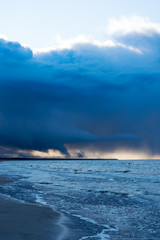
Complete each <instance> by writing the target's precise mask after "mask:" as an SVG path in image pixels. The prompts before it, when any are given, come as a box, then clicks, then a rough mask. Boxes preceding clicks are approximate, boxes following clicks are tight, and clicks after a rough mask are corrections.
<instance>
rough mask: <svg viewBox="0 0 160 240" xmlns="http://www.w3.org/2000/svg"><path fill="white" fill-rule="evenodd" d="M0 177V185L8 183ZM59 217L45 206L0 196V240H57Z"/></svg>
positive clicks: (61, 228)
mask: <svg viewBox="0 0 160 240" xmlns="http://www.w3.org/2000/svg"><path fill="white" fill-rule="evenodd" d="M9 182H10V180H9V179H7V178H6V177H5V176H0V185H3V184H7V183H9ZM60 218H61V215H60V214H59V213H57V212H54V211H53V210H52V209H51V208H49V207H47V206H41V205H36V204H27V203H23V202H20V201H17V200H14V199H12V198H9V197H5V196H3V195H0V240H57V239H59V236H60V235H61V234H62V232H63V226H61V225H60V224H59V220H60Z"/></svg>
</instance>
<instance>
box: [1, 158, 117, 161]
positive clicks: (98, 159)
mask: <svg viewBox="0 0 160 240" xmlns="http://www.w3.org/2000/svg"><path fill="white" fill-rule="evenodd" d="M17 160H19V161H30V160H32V161H43V160H51V161H56V160H64V161H70V160H72V161H75V160H77V161H86V160H87V161H88V160H97V161H100V160H105V161H110V160H118V159H117V158H31V157H29V158H21V157H19V158H3V157H0V161H17Z"/></svg>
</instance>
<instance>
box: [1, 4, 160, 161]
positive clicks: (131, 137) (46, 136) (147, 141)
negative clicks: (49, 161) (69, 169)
mask: <svg viewBox="0 0 160 240" xmlns="http://www.w3.org/2000/svg"><path fill="white" fill-rule="evenodd" d="M0 4H1V7H0V155H1V156H28V155H30V154H32V155H36V156H55V155H56V156H57V155H58V156H68V157H69V156H72V157H81V156H84V157H116V158H122V159H123V158H157V157H159V156H160V94H159V89H160V55H159V52H160V16H159V12H158V10H159V5H160V3H159V1H158V0H157V1H154V0H152V1H150V0H148V1H142V0H141V1H134V2H131V1H120V0H119V1H107V0H104V1H103V0H99V1H86V0H85V1H71V0H70V1H51V0H50V1H49V0H48V1H42V0H41V1H36V0H35V1H31V0H29V1H23V0H21V1H20V0H19V1H18V0H15V1H9V0H6V1H3V2H2V1H0ZM27 46H28V47H27Z"/></svg>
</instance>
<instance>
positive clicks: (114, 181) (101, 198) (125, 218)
mask: <svg viewBox="0 0 160 240" xmlns="http://www.w3.org/2000/svg"><path fill="white" fill-rule="evenodd" d="M0 174H1V175H5V176H8V177H9V179H11V180H13V182H10V183H9V184H6V185H3V186H0V193H1V194H4V195H8V196H10V197H12V198H15V199H18V200H22V201H25V202H29V203H38V204H43V205H48V206H50V207H51V208H53V209H54V210H56V211H58V212H60V214H61V216H62V224H63V225H64V226H65V228H66V231H65V234H63V237H62V239H64V240H108V239H111V240H112V239H113V240H125V239H129V240H132V239H133V240H139V239H142V240H158V239H160V160H83V161H82V160H38V161H34V160H28V161H2V162H0ZM53 240H54V239H53Z"/></svg>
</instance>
